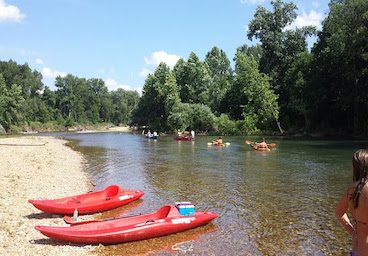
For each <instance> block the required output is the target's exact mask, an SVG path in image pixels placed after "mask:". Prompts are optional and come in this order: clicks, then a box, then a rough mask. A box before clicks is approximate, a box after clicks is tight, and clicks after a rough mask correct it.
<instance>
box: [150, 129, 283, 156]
mask: <svg viewBox="0 0 368 256" xmlns="http://www.w3.org/2000/svg"><path fill="white" fill-rule="evenodd" d="M143 134H144V132H143ZM145 136H146V137H147V138H148V139H157V138H158V134H157V132H154V133H151V132H150V131H149V130H148V132H147V133H146V134H145ZM174 139H175V140H177V141H194V139H195V135H194V131H193V130H192V131H191V135H189V132H184V133H181V132H178V135H177V136H175V137H174ZM245 143H246V144H248V145H250V146H251V147H252V149H254V150H257V151H271V148H274V147H276V144H275V143H266V141H265V139H264V138H263V140H262V142H253V141H249V140H246V141H245ZM207 145H208V146H218V147H226V146H229V145H230V143H229V142H226V143H224V142H223V141H222V137H218V138H217V139H215V140H213V141H212V142H208V143H207Z"/></svg>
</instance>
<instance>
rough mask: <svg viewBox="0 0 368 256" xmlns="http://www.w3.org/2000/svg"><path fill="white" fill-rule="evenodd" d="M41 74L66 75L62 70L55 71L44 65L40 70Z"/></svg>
mask: <svg viewBox="0 0 368 256" xmlns="http://www.w3.org/2000/svg"><path fill="white" fill-rule="evenodd" d="M41 74H42V76H44V77H51V78H55V77H57V76H61V77H64V76H66V73H64V72H61V71H57V70H51V69H50V68H47V67H44V68H43V69H42V70H41Z"/></svg>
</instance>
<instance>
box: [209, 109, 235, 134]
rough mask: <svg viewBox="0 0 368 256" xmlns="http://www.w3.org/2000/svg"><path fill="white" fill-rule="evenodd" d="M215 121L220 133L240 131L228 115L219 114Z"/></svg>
mask: <svg viewBox="0 0 368 256" xmlns="http://www.w3.org/2000/svg"><path fill="white" fill-rule="evenodd" d="M215 123H216V126H217V130H218V132H219V134H222V135H239V134H240V131H239V130H238V129H237V127H236V122H235V121H233V120H230V118H229V116H228V115H226V114H221V116H219V117H217V118H216V121H215Z"/></svg>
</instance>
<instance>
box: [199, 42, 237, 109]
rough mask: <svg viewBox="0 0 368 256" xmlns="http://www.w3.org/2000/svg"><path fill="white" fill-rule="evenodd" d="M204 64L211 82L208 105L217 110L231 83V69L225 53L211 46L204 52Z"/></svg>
mask: <svg viewBox="0 0 368 256" xmlns="http://www.w3.org/2000/svg"><path fill="white" fill-rule="evenodd" d="M204 62H205V64H207V65H208V68H209V71H210V76H211V78H212V83H211V85H210V88H209V95H210V100H209V106H210V107H211V109H212V110H213V111H214V112H219V110H220V102H221V100H222V99H223V97H224V96H225V94H226V91H227V90H228V89H229V87H230V84H231V77H232V70H231V67H230V61H229V59H228V58H227V56H226V53H225V52H224V51H223V50H221V49H219V48H217V47H213V48H212V49H211V51H209V52H208V53H207V54H206V58H205V61H204Z"/></svg>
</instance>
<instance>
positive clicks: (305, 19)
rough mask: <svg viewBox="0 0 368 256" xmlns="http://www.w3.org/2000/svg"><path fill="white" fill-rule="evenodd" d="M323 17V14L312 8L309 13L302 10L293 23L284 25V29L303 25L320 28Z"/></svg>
mask: <svg viewBox="0 0 368 256" xmlns="http://www.w3.org/2000/svg"><path fill="white" fill-rule="evenodd" d="M323 19H324V15H323V14H322V13H318V12H316V11H314V10H311V11H310V12H309V14H307V13H305V12H303V13H302V14H301V15H298V17H296V19H295V21H294V22H293V23H291V24H290V25H288V26H286V27H285V30H291V29H295V28H301V27H304V26H315V27H316V28H317V29H321V28H322V21H323Z"/></svg>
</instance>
